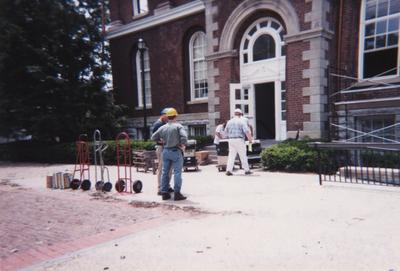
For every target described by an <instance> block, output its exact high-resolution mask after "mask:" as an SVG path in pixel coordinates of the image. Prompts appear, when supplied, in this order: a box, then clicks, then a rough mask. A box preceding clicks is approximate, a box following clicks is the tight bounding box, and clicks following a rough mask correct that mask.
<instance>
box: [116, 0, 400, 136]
mask: <svg viewBox="0 0 400 271" xmlns="http://www.w3.org/2000/svg"><path fill="white" fill-rule="evenodd" d="M110 2H111V3H110V5H111V6H110V8H111V24H110V26H109V30H108V39H109V40H110V46H111V60H112V72H113V84H114V91H115V96H116V99H117V101H118V102H120V103H125V104H127V105H128V106H129V108H130V109H131V115H130V123H129V126H130V127H133V128H138V133H139V137H140V135H141V132H140V127H143V97H142V90H141V89H142V85H141V81H142V80H140V79H141V66H140V57H139V53H138V47H137V46H138V39H139V38H142V39H143V40H144V41H145V42H146V46H147V50H146V52H145V54H144V64H145V65H144V74H145V93H146V94H145V95H146V107H147V111H146V112H147V114H146V115H147V116H149V117H148V120H149V123H150V124H151V123H152V122H153V121H155V120H156V118H157V117H158V115H159V112H160V110H161V109H162V108H164V107H168V106H171V107H175V108H176V109H177V110H178V112H179V113H180V117H179V120H180V121H182V122H183V124H184V125H185V126H187V127H188V131H189V133H190V134H191V135H204V134H213V131H214V129H215V126H216V125H217V124H218V123H219V122H220V121H221V120H224V119H229V118H230V117H231V115H232V112H233V109H234V108H236V107H240V108H241V109H242V110H243V111H244V112H245V115H247V117H248V118H249V120H250V122H251V123H252V124H253V127H254V132H255V134H256V137H257V138H273V139H276V140H283V139H286V138H288V137H294V136H296V135H297V133H299V134H300V136H309V137H313V138H320V137H326V136H328V134H330V135H333V136H342V137H343V136H347V137H351V136H354V135H349V134H348V133H345V134H344V133H343V132H342V131H341V130H340V129H341V128H337V126H334V125H343V126H346V127H352V128H354V129H359V130H363V131H367V132H368V131H370V130H373V129H379V128H382V127H384V126H390V125H394V124H395V123H396V122H398V119H400V92H399V89H398V87H397V83H398V82H399V81H400V80H399V68H398V67H399V59H400V56H399V53H398V43H399V18H400V0H352V1H345V0H338V1H330V0H169V1H167V0H147V1H146V0H111V1H110ZM331 123H332V124H333V125H330V124H331ZM330 128H335V129H330ZM329 131H334V132H335V133H328V132H329ZM384 131H385V133H389V132H390V133H391V135H389V136H391V137H395V134H396V129H394V128H393V129H384ZM365 138H367V137H364V139H365ZM369 139H374V137H370V138H369ZM375 139H376V138H375Z"/></svg>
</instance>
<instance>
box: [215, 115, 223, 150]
mask: <svg viewBox="0 0 400 271" xmlns="http://www.w3.org/2000/svg"><path fill="white" fill-rule="evenodd" d="M225 126H226V121H223V123H221V124H219V125H218V126H217V128H215V135H214V144H215V145H216V147H217V148H218V145H219V141H220V140H221V139H225V138H226V133H225Z"/></svg>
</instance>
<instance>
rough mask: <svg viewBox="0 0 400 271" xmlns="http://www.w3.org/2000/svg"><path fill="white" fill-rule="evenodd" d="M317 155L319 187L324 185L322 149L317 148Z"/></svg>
mask: <svg viewBox="0 0 400 271" xmlns="http://www.w3.org/2000/svg"><path fill="white" fill-rule="evenodd" d="M317 154H318V176H319V185H322V176H321V174H322V173H321V172H322V168H321V153H320V149H319V148H317Z"/></svg>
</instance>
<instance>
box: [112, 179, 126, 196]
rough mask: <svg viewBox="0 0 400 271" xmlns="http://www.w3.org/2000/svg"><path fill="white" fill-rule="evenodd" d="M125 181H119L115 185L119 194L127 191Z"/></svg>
mask: <svg viewBox="0 0 400 271" xmlns="http://www.w3.org/2000/svg"><path fill="white" fill-rule="evenodd" d="M125 186H126V184H125V181H124V180H118V181H117V182H116V183H115V190H117V191H118V192H119V193H121V192H124V191H125Z"/></svg>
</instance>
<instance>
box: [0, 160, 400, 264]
mask: <svg viewBox="0 0 400 271" xmlns="http://www.w3.org/2000/svg"><path fill="white" fill-rule="evenodd" d="M71 167H72V166H48V167H37V168H36V169H32V168H31V169H30V170H35V172H36V174H33V175H32V176H35V177H27V176H25V177H24V176H23V175H24V173H23V172H24V169H23V168H19V169H17V170H16V173H15V175H14V180H15V182H17V183H19V184H21V185H23V186H29V187H33V188H34V189H44V188H43V187H44V182H45V178H44V176H46V175H47V174H49V173H51V172H55V171H57V170H65V169H69V170H71V169H72V168H71ZM0 170H3V168H2V169H0ZM111 172H112V173H111V176H115V168H111ZM133 173H134V176H135V179H140V180H142V181H143V183H144V190H143V193H141V194H136V195H130V196H119V195H117V196H118V197H121V198H123V199H124V200H128V201H146V202H148V201H150V202H153V201H154V202H158V203H161V204H174V205H177V206H179V207H183V206H190V207H195V208H198V209H201V210H202V211H204V212H206V213H205V214H204V215H201V216H198V217H195V218H188V219H184V220H179V221H175V222H172V223H168V224H165V225H164V226H161V227H157V228H151V229H148V230H143V231H140V232H138V233H135V234H132V235H129V236H126V237H123V238H120V239H118V240H113V241H111V242H107V243H103V244H101V245H97V246H94V247H90V248H87V249H84V250H80V251H77V252H74V253H70V254H67V255H64V256H63V257H61V258H56V259H54V260H51V261H48V262H45V263H41V264H39V265H36V266H32V267H30V268H27V269H26V270H163V271H165V270H274V271H276V270H352V271H353V270H387V271H388V270H400V233H399V229H398V228H399V227H398V225H400V188H392V187H379V186H367V185H351V184H326V185H323V186H319V185H318V181H317V176H316V175H313V174H285V173H271V172H264V171H261V170H259V171H257V170H256V171H255V174H254V175H252V176H245V175H244V174H243V171H237V172H235V175H234V176H230V177H228V176H225V175H224V174H223V173H219V172H218V171H217V169H216V168H215V166H205V167H201V171H198V172H189V173H184V174H183V178H184V185H183V189H182V192H183V194H185V195H187V196H188V200H186V201H184V202H174V201H164V202H162V201H161V200H160V197H159V196H157V195H156V185H155V183H156V181H155V176H154V175H152V174H151V173H147V174H144V173H136V171H133ZM0 175H3V174H0ZM36 176H37V177H36ZM76 193H83V192H80V191H76Z"/></svg>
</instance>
